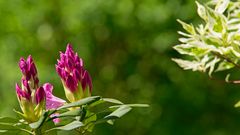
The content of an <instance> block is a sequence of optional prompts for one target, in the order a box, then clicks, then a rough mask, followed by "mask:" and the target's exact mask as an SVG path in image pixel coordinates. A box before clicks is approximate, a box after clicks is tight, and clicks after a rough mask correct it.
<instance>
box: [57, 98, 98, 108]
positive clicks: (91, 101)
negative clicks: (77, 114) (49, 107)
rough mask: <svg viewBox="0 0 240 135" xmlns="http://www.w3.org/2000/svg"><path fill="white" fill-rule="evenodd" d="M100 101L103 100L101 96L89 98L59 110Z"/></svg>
mask: <svg viewBox="0 0 240 135" xmlns="http://www.w3.org/2000/svg"><path fill="white" fill-rule="evenodd" d="M100 99H101V97H100V96H93V97H87V98H84V99H81V100H79V101H76V102H73V103H69V104H66V105H63V106H61V107H59V108H58V110H61V109H66V108H71V107H79V106H82V105H87V104H91V103H94V102H96V101H98V100H100Z"/></svg>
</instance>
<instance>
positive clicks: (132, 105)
mask: <svg viewBox="0 0 240 135" xmlns="http://www.w3.org/2000/svg"><path fill="white" fill-rule="evenodd" d="M124 105H127V106H129V107H149V105H148V104H124ZM121 106H122V105H114V106H110V107H109V108H118V107H121Z"/></svg>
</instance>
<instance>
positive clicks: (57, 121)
mask: <svg viewBox="0 0 240 135" xmlns="http://www.w3.org/2000/svg"><path fill="white" fill-rule="evenodd" d="M55 116H59V113H54V114H52V115H51V116H50V117H51V118H52V117H55ZM53 122H54V123H55V124H57V123H59V122H61V120H60V118H55V119H53Z"/></svg>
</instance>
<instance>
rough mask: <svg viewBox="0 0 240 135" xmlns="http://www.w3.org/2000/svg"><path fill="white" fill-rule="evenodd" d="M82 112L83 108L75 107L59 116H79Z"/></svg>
mask: <svg viewBox="0 0 240 135" xmlns="http://www.w3.org/2000/svg"><path fill="white" fill-rule="evenodd" d="M80 114H81V109H74V110H70V111H67V112H64V113H61V114H60V115H59V116H57V117H67V116H79V115H80Z"/></svg>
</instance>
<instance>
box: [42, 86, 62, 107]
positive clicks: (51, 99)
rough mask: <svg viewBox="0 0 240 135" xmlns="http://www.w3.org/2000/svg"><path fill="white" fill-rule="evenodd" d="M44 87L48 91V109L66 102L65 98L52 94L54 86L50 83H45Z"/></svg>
mask: <svg viewBox="0 0 240 135" xmlns="http://www.w3.org/2000/svg"><path fill="white" fill-rule="evenodd" d="M43 89H44V90H45V93H46V109H47V110H50V109H56V108H58V107H60V106H62V105H63V104H64V103H66V101H65V100H63V99H61V98H58V97H56V96H54V95H53V94H52V90H53V86H52V85H51V84H50V83H45V84H44V85H43Z"/></svg>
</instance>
